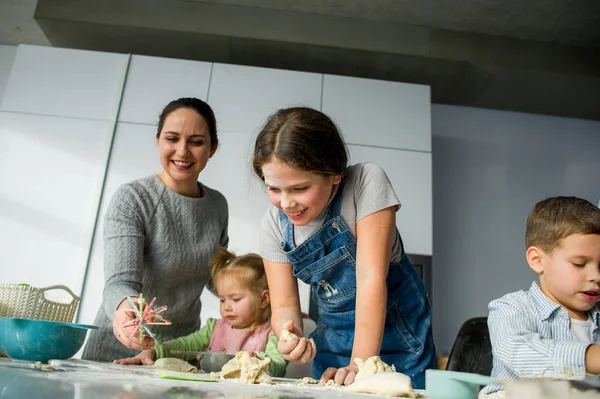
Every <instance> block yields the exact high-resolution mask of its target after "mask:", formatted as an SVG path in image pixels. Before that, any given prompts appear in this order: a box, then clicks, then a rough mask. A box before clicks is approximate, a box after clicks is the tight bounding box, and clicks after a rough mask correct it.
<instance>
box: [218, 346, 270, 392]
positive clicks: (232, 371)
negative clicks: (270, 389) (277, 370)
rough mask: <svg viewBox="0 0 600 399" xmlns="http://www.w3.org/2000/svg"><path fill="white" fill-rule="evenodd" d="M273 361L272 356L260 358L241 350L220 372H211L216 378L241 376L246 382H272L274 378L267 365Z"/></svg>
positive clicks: (242, 381) (241, 380)
mask: <svg viewBox="0 0 600 399" xmlns="http://www.w3.org/2000/svg"><path fill="white" fill-rule="evenodd" d="M269 363H271V358H270V357H265V358H264V359H262V360H261V359H259V358H257V357H250V355H249V354H248V352H244V351H240V352H238V353H236V354H235V357H234V358H233V359H231V360H230V361H228V362H227V363H225V364H224V365H223V367H222V368H221V371H220V372H218V373H210V375H211V377H214V378H221V379H225V378H239V379H240V382H241V383H244V384H261V383H267V384H270V383H271V381H272V378H271V376H270V375H269V374H267V367H268V366H269Z"/></svg>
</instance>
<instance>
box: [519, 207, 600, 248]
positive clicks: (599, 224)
mask: <svg viewBox="0 0 600 399" xmlns="http://www.w3.org/2000/svg"><path fill="white" fill-rule="evenodd" d="M572 234H600V209H599V208H598V207H596V206H595V205H593V204H592V203H590V202H589V201H586V200H584V199H581V198H577V197H551V198H547V199H545V200H543V201H540V202H538V203H537V204H535V206H534V207H533V209H532V210H531V212H530V213H529V216H527V229H526V231H525V244H526V245H527V248H529V247H532V246H535V247H539V248H540V249H542V251H544V252H546V253H551V252H552V251H553V250H554V248H556V247H557V246H558V245H559V243H560V240H562V239H563V238H566V237H568V236H570V235H572Z"/></svg>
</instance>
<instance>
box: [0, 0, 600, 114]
mask: <svg viewBox="0 0 600 399" xmlns="http://www.w3.org/2000/svg"><path fill="white" fill-rule="evenodd" d="M21 43H27V44H39V45H53V46H59V47H72V48H84V49H92V50H102V51H113V52H125V53H134V54H146V55H156V56H164V57H177V58H186V59H197V60H203V61H214V62H226V63H232V64H241V65H255V66H263V67H273V68H282V69H292V70H302V71H310V72H322V73H332V74H339V75H349V76H359V77H366V78H374V79H384V80H394V81H402V82H410V83H419V84H427V85H429V86H431V95H432V101H433V102H435V103H443V104H455V105H466V106H474V107H483V108H493V109H504V110H512V111H521V112H533V113H542V114H550V115H559V116H568V117H577V118H587V119H596V120H600V1H598V0H527V1H524V0H412V1H409V0H103V1H97V0H38V1H36V0H0V44H12V45H17V44H21Z"/></svg>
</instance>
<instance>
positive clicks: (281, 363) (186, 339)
mask: <svg viewBox="0 0 600 399" xmlns="http://www.w3.org/2000/svg"><path fill="white" fill-rule="evenodd" d="M216 322H217V320H216V319H214V318H209V319H208V320H206V325H205V326H204V327H202V328H201V329H199V330H198V331H196V332H193V333H191V334H189V335H186V336H183V337H179V338H176V339H172V340H170V341H166V342H163V343H159V342H157V343H156V344H155V345H154V349H156V358H157V359H160V358H163V357H176V358H179V359H183V360H191V359H194V356H193V355H180V354H172V353H171V351H173V350H180V351H198V352H206V349H207V348H208V344H209V343H210V338H211V336H212V332H213V329H214V328H215V323H216ZM278 345H279V340H278V339H277V336H276V335H275V334H273V333H272V332H271V334H269V339H268V340H267V345H266V346H265V350H264V352H256V357H258V358H260V359H264V358H265V357H270V358H271V363H269V367H268V369H267V373H269V375H271V376H272V377H284V376H285V369H286V367H287V364H288V362H287V361H286V360H285V359H284V358H283V355H282V354H281V353H280V352H279V349H277V346H278Z"/></svg>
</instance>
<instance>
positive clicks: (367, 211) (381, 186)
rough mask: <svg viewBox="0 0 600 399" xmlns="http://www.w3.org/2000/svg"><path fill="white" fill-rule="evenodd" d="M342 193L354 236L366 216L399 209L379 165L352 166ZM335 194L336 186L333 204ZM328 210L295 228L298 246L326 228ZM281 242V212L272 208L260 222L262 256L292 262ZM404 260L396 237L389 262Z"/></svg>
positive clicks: (342, 213)
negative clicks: (321, 228) (394, 208)
mask: <svg viewBox="0 0 600 399" xmlns="http://www.w3.org/2000/svg"><path fill="white" fill-rule="evenodd" d="M343 190H344V191H343V192H342V196H343V198H342V209H341V211H340V216H341V218H342V220H343V221H344V223H345V224H346V225H347V226H348V228H349V229H350V231H351V232H352V235H353V236H354V237H356V223H357V222H358V221H359V220H361V219H362V218H364V217H365V216H369V215H371V214H373V213H375V212H378V211H380V210H382V209H385V208H389V207H391V206H395V207H396V210H398V209H399V208H400V201H399V200H398V197H397V196H396V193H395V192H394V189H393V188H392V184H391V183H390V180H389V179H388V177H387V174H386V173H385V171H384V170H383V169H381V168H380V167H379V166H377V165H375V164H372V163H359V164H356V165H352V166H349V167H348V171H347V174H346V176H344V186H343ZM336 192H337V186H336V188H335V189H334V190H333V192H332V194H331V198H330V199H329V202H330V203H331V200H332V199H333V197H334V196H335V194H336ZM328 206H329V204H328V205H327V207H328ZM327 207H325V209H324V210H323V211H322V212H321V213H320V214H319V216H318V217H317V218H316V219H315V220H312V221H311V222H310V223H308V224H306V225H305V226H294V241H295V244H296V245H300V244H302V243H303V242H304V241H305V240H306V239H307V238H309V237H310V236H311V235H313V234H314V233H315V232H316V231H317V230H318V229H319V228H320V227H321V226H322V225H323V222H324V218H325V212H326V210H327ZM281 242H283V233H282V232H281V226H280V223H279V209H277V208H276V207H274V206H273V207H270V208H269V209H268V210H267V211H266V212H265V215H264V216H263V219H262V222H261V235H260V241H259V253H260V255H261V256H262V257H263V258H265V259H268V260H270V261H272V262H281V263H287V262H289V260H288V258H287V256H286V254H285V253H284V252H283V249H282V248H281ZM401 258H402V245H401V244H400V237H399V236H396V241H395V242H394V245H393V247H392V252H391V257H390V259H391V261H394V262H399V261H400V260H401Z"/></svg>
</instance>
